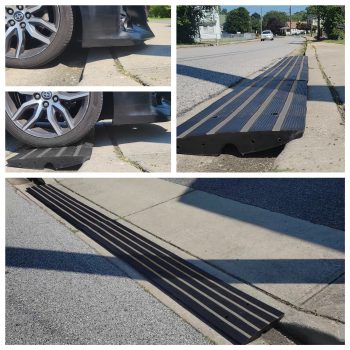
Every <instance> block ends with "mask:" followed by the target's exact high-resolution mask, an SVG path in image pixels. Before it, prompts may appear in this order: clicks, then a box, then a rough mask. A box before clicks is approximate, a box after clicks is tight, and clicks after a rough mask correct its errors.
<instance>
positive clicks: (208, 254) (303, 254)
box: [49, 179, 345, 344]
mask: <svg viewBox="0 0 350 350" xmlns="http://www.w3.org/2000/svg"><path fill="white" fill-rule="evenodd" d="M49 181H50V180H49ZM60 185H61V186H63V187H61V188H62V189H63V190H65V191H68V193H74V195H75V196H78V197H81V198H84V199H85V200H87V201H90V202H91V203H93V204H94V205H97V206H98V207H100V208H104V209H105V210H107V211H108V212H111V213H113V214H114V215H116V216H117V217H120V220H122V221H123V222H124V223H126V224H127V225H131V226H132V227H135V226H136V227H138V228H139V229H141V230H143V231H144V233H143V234H144V235H146V236H147V237H148V238H149V239H152V237H153V240H155V241H161V242H163V243H162V244H163V245H166V246H167V248H168V249H172V247H174V249H177V250H180V251H181V252H182V253H184V254H187V255H188V259H191V261H197V262H198V264H201V262H202V263H203V264H204V265H205V264H209V265H210V266H211V267H212V268H213V270H214V271H220V272H225V273H226V274H227V275H225V276H226V277H225V278H226V279H225V281H227V282H228V283H231V284H232V285H234V286H236V287H239V288H242V290H244V291H246V292H248V293H249V294H251V295H252V296H255V297H257V298H258V299H260V300H262V301H265V302H267V303H268V304H270V305H272V306H274V307H276V308H278V309H279V310H282V311H283V312H285V316H284V318H283V319H282V320H281V322H280V324H279V325H278V327H277V329H281V330H282V329H283V330H284V331H286V333H285V334H289V335H291V336H292V338H293V337H294V339H298V338H299V340H300V341H301V342H302V343H313V344H320V343H322V342H335V343H337V342H342V341H344V321H345V319H344V308H345V307H344V305H345V301H344V282H343V276H344V231H342V230H338V229H334V228H332V227H329V226H324V225H320V224H315V223H312V222H310V221H309V220H310V219H309V218H307V217H304V219H300V218H297V217H294V216H290V215H285V214H283V213H279V212H274V211H270V210H267V209H264V208H259V207H257V206H255V205H249V204H244V203H241V202H237V201H235V200H232V199H230V198H223V197H220V196H217V195H216V194H213V193H207V192H203V191H201V190H197V189H193V188H192V189H189V188H188V187H187V186H181V185H180V184H176V183H172V182H169V181H164V180H159V179H109V180H108V183H103V184H101V185H100V182H99V180H97V179H60V180H58V186H60ZM135 188H142V191H137V190H136V191H135ZM155 188H157V197H156V198H155V197H154V189H155ZM268 190H269V189H268V188H266V191H268ZM131 191H132V193H133V194H134V195H133V196H132V197H130V193H131ZM321 192H322V191H320V194H321ZM324 195H326V194H324ZM116 196H118V198H123V201H122V203H123V205H118V203H117V201H115V198H116ZM326 196H328V195H326ZM150 199H152V200H150ZM312 205H314V206H319V203H318V202H317V200H315V201H314V203H313V204H312ZM320 210H322V209H321V208H320ZM173 213H176V215H175V216H174V215H173ZM293 215H294V214H293ZM305 219H306V220H305ZM146 232H147V234H146ZM218 238H220V239H218ZM198 259H200V260H198ZM196 264H197V263H196ZM215 273H216V272H215Z"/></svg>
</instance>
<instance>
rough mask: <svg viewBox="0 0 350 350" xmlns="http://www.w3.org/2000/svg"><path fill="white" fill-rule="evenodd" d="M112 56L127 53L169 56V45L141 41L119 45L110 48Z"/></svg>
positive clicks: (125, 54) (118, 56) (122, 55)
mask: <svg viewBox="0 0 350 350" xmlns="http://www.w3.org/2000/svg"><path fill="white" fill-rule="evenodd" d="M112 53H113V56H116V57H117V58H120V57H124V56H129V55H133V54H136V55H141V56H143V55H144V56H164V57H170V55H171V45H159V44H154V45H153V44H146V43H142V44H140V45H137V46H130V47H119V48H113V49H112Z"/></svg>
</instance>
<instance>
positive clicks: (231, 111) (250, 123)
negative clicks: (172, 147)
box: [177, 56, 308, 154]
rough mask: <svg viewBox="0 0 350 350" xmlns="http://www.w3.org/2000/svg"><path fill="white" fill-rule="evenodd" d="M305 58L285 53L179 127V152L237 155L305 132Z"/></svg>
mask: <svg viewBox="0 0 350 350" xmlns="http://www.w3.org/2000/svg"><path fill="white" fill-rule="evenodd" d="M307 81H308V61H307V57H306V56H289V57H285V58H284V59H282V60H281V61H280V62H279V63H278V64H276V65H275V66H273V67H270V68H269V69H268V70H266V71H265V72H263V73H262V74H260V75H259V76H257V77H256V78H254V79H252V80H244V81H243V82H242V83H241V84H239V85H238V86H237V87H235V88H234V89H233V91H232V92H230V93H228V94H227V95H225V96H224V97H222V98H220V99H219V100H217V101H216V102H214V103H213V104H212V105H210V106H208V107H207V108H205V109H204V110H203V111H201V112H199V113H198V114H196V115H195V116H193V117H192V118H190V119H188V120H187V121H185V122H184V123H182V124H180V125H179V126H178V127H177V152H178V153H184V154H220V153H221V152H222V150H223V148H224V147H225V146H226V145H232V144H233V145H234V146H235V147H236V148H237V149H238V151H239V152H240V153H241V154H247V153H252V152H257V151H263V150H267V149H270V148H274V147H278V146H281V145H283V144H286V143H287V142H289V141H291V140H293V139H296V138H299V137H301V136H302V135H303V132H304V128H305V117H306V101H307Z"/></svg>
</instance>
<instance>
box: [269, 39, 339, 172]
mask: <svg viewBox="0 0 350 350" xmlns="http://www.w3.org/2000/svg"><path fill="white" fill-rule="evenodd" d="M342 46H343V45H337V44H327V43H322V42H321V43H311V44H309V45H308V48H307V51H306V55H307V56H308V58H309V83H308V101H307V114H306V126H305V132H304V135H303V137H302V138H300V139H297V140H293V141H291V142H289V143H288V144H287V145H286V147H285V149H284V150H283V152H282V153H281V154H280V155H279V156H278V157H277V159H276V160H275V164H274V170H275V171H296V172H299V171H303V172H343V171H344V169H345V127H344V122H343V119H342V115H341V114H340V112H339V110H338V107H337V105H336V103H334V99H333V96H332V93H331V91H330V89H329V87H328V84H327V81H326V80H325V79H324V77H323V73H322V69H323V70H324V72H325V74H326V75H327V76H329V77H330V79H332V80H331V81H332V84H333V82H334V84H335V87H336V90H337V91H339V93H340V95H342V96H344V90H345V89H344V86H345V85H344V79H345V65H344V48H343V47H342ZM315 48H316V51H315ZM316 52H317V55H318V58H319V61H318V59H317V56H316ZM320 63H321V65H322V66H321V67H320Z"/></svg>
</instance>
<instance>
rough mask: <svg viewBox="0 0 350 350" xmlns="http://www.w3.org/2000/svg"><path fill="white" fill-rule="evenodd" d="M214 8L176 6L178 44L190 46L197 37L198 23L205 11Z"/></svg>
mask: <svg viewBox="0 0 350 350" xmlns="http://www.w3.org/2000/svg"><path fill="white" fill-rule="evenodd" d="M213 8H214V6H177V16H176V29H177V38H176V40H177V43H178V44H192V43H193V42H194V39H195V37H196V36H197V35H199V23H200V21H201V19H202V18H203V17H204V14H205V11H210V10H212V9H213Z"/></svg>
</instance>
